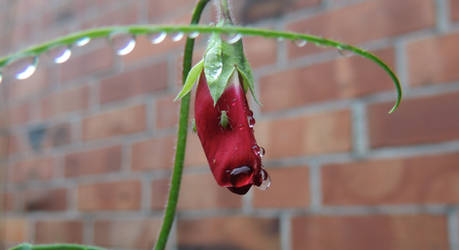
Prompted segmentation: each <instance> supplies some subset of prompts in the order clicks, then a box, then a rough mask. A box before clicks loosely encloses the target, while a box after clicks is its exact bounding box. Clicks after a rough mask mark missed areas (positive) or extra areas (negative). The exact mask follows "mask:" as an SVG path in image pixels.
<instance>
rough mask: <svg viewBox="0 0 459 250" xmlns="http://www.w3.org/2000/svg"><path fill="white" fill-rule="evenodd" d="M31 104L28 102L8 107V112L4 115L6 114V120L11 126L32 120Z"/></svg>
mask: <svg viewBox="0 0 459 250" xmlns="http://www.w3.org/2000/svg"><path fill="white" fill-rule="evenodd" d="M30 108H31V104H30V103H28V102H26V103H22V104H19V105H15V106H12V107H8V110H7V111H6V113H3V114H2V115H4V116H6V117H4V118H5V122H6V124H7V125H9V126H13V125H21V124H24V123H27V122H29V121H30V120H31V116H32V115H31V112H30Z"/></svg>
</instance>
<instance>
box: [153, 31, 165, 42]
mask: <svg viewBox="0 0 459 250" xmlns="http://www.w3.org/2000/svg"><path fill="white" fill-rule="evenodd" d="M166 37H167V33H166V32H159V33H156V34H152V35H149V40H150V41H151V43H152V44H160V43H161V42H163V41H164V40H165V39H166Z"/></svg>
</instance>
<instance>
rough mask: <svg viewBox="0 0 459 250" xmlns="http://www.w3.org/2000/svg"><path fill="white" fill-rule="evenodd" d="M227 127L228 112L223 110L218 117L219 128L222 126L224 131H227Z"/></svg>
mask: <svg viewBox="0 0 459 250" xmlns="http://www.w3.org/2000/svg"><path fill="white" fill-rule="evenodd" d="M229 125H230V124H229V117H228V112H227V111H225V110H223V111H222V114H221V115H220V126H222V127H223V128H224V129H227V128H228V127H229Z"/></svg>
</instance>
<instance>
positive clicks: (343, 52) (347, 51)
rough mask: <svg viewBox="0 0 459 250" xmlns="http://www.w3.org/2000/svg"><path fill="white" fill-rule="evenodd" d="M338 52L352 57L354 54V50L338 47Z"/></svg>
mask: <svg viewBox="0 0 459 250" xmlns="http://www.w3.org/2000/svg"><path fill="white" fill-rule="evenodd" d="M338 53H339V54H340V55H341V56H344V57H351V56H352V55H354V53H352V51H349V50H345V49H338Z"/></svg>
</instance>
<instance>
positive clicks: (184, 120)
mask: <svg viewBox="0 0 459 250" xmlns="http://www.w3.org/2000/svg"><path fill="white" fill-rule="evenodd" d="M209 1H210V0H200V1H199V2H198V4H197V5H196V7H195V10H194V12H193V16H192V18H191V24H197V23H199V20H200V18H201V14H202V11H203V10H204V7H205V6H206V5H207V3H208V2H209ZM193 48H194V39H190V38H188V39H187V41H186V45H185V54H184V58H183V74H182V77H183V83H185V79H186V78H187V76H188V73H189V72H190V69H191V66H192V60H193ZM190 98H191V97H190V94H187V95H186V96H185V97H183V98H182V102H181V105H180V118H179V127H178V132H177V149H176V151H175V163H174V171H173V173H172V180H171V188H170V191H169V200H168V202H167V206H166V210H165V212H164V219H163V224H162V227H161V231H160V233H159V236H158V240H157V241H156V246H155V248H154V249H155V250H163V249H164V248H165V247H166V245H167V240H168V238H169V234H170V231H171V227H172V224H173V222H174V218H175V212H176V210H177V202H178V197H179V192H180V184H181V181H182V172H183V164H184V161H185V149H186V139H187V134H188V117H189V110H190Z"/></svg>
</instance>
